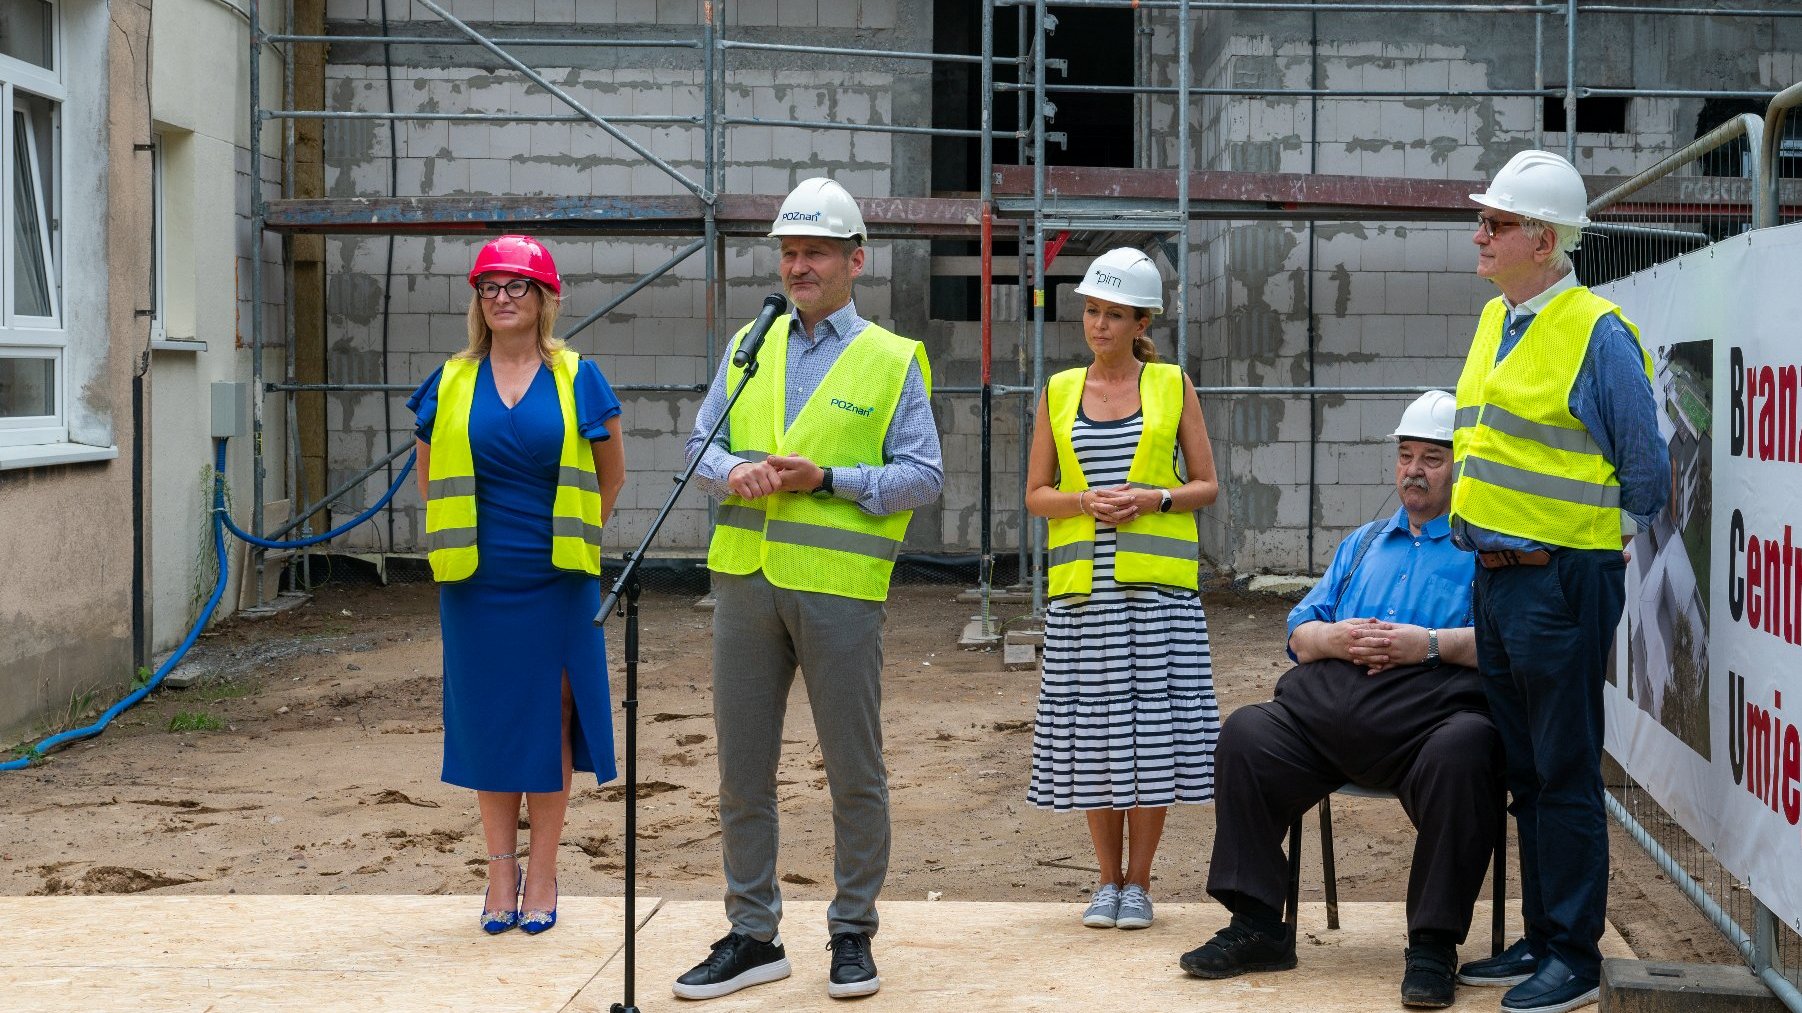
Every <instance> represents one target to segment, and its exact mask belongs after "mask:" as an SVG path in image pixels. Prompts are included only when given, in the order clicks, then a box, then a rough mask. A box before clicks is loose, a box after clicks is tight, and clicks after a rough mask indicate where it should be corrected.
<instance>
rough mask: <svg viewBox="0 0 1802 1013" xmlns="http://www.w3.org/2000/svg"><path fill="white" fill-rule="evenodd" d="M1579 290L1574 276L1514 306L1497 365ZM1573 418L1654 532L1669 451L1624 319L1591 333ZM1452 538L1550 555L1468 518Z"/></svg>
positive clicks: (1666, 491)
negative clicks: (1557, 301) (1555, 305)
mask: <svg viewBox="0 0 1802 1013" xmlns="http://www.w3.org/2000/svg"><path fill="white" fill-rule="evenodd" d="M1576 287H1578V286H1577V273H1576V272H1575V271H1571V272H1568V273H1566V274H1565V275H1564V277H1562V278H1560V279H1558V280H1557V281H1555V282H1553V283H1552V286H1551V287H1550V288H1548V289H1546V290H1545V291H1544V292H1541V293H1539V294H1538V295H1536V296H1534V297H1533V298H1531V299H1528V300H1527V301H1526V302H1523V303H1521V304H1520V305H1519V306H1514V305H1511V304H1510V305H1509V306H1508V319H1507V322H1506V323H1504V324H1503V325H1502V343H1501V345H1500V346H1499V347H1497V348H1496V351H1495V361H1496V362H1497V363H1500V362H1501V361H1502V360H1503V359H1505V358H1507V356H1508V353H1509V352H1511V351H1513V350H1514V348H1515V346H1516V345H1519V344H1520V339H1521V338H1522V337H1523V336H1525V335H1526V333H1527V327H1528V326H1529V325H1530V324H1532V322H1533V317H1534V316H1535V315H1537V314H1538V313H1539V311H1540V310H1543V309H1545V307H1546V305H1547V304H1548V303H1550V302H1551V301H1552V299H1553V298H1554V297H1556V296H1557V295H1559V294H1561V293H1563V292H1564V291H1566V290H1567V289H1573V288H1576ZM1570 413H1571V414H1572V415H1574V416H1576V419H1577V421H1578V422H1581V423H1583V428H1585V429H1587V430H1589V435H1590V438H1591V439H1593V440H1595V441H1596V445H1597V446H1599V447H1601V448H1602V456H1603V457H1605V458H1607V459H1608V463H1610V464H1612V465H1614V470H1615V472H1616V474H1617V475H1618V476H1619V478H1620V483H1621V512H1622V513H1624V514H1626V515H1627V516H1629V517H1631V518H1633V520H1634V522H1635V523H1637V524H1638V525H1639V526H1640V527H1641V528H1649V527H1651V526H1652V519H1653V518H1655V517H1656V516H1658V514H1659V513H1660V512H1661V511H1663V510H1664V506H1665V501H1666V500H1668V499H1669V498H1670V494H1671V452H1670V447H1669V446H1668V445H1667V444H1666V443H1665V440H1664V435H1663V434H1662V433H1660V432H1659V431H1658V403H1657V400H1656V399H1655V398H1654V397H1653V395H1652V384H1651V382H1650V381H1648V380H1647V379H1646V370H1645V360H1643V359H1642V358H1640V345H1639V341H1638V339H1636V338H1634V337H1633V332H1632V331H1630V330H1628V329H1627V325H1626V324H1625V323H1622V322H1621V318H1620V316H1619V314H1615V313H1610V314H1608V315H1607V316H1605V317H1603V318H1602V319H1600V320H1598V321H1596V326H1595V330H1594V331H1592V332H1590V336H1589V351H1588V352H1587V353H1586V354H1585V355H1584V356H1583V364H1582V366H1580V367H1578V369H1577V379H1576V382H1575V383H1573V384H1572V385H1571V391H1570ZM1453 537H1454V538H1455V539H1456V540H1457V543H1458V545H1459V546H1461V547H1463V548H1465V549H1470V550H1474V551H1479V552H1489V551H1493V550H1496V549H1514V550H1516V551H1525V550H1532V549H1542V548H1545V546H1544V545H1542V544H1540V543H1539V542H1536V541H1533V540H1532V539H1530V538H1521V537H1518V536H1516V535H1504V534H1502V533H1500V532H1496V531H1490V530H1488V529H1487V528H1481V527H1478V526H1477V525H1475V524H1470V523H1467V522H1466V521H1464V520H1462V519H1460V520H1459V521H1458V524H1457V526H1456V528H1455V529H1454V531H1453Z"/></svg>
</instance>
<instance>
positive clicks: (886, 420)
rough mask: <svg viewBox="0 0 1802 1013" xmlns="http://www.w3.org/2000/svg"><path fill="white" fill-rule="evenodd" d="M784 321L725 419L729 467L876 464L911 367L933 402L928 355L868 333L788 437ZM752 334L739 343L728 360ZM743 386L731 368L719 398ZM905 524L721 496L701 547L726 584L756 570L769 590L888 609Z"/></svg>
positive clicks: (842, 358)
mask: <svg viewBox="0 0 1802 1013" xmlns="http://www.w3.org/2000/svg"><path fill="white" fill-rule="evenodd" d="M789 320H790V318H789V317H780V318H778V319H777V320H776V321H775V323H774V324H772V325H771V327H770V331H769V337H768V338H767V342H768V344H767V346H766V347H768V348H769V349H771V351H770V352H768V353H766V354H765V355H764V356H763V358H762V359H761V360H760V363H759V365H760V367H761V368H760V369H759V370H758V376H757V377H754V378H753V379H752V380H751V382H750V383H749V384H748V385H746V387H745V392H744V395H743V396H742V397H740V398H739V399H738V403H737V404H735V405H733V407H732V412H731V414H730V415H729V416H728V418H727V426H728V427H729V428H730V432H729V434H728V441H729V442H728V448H729V449H730V450H731V452H732V454H733V456H735V457H741V458H743V459H745V460H747V461H761V460H763V459H764V458H765V457H768V456H770V455H771V454H778V455H786V454H800V455H801V456H803V457H805V458H807V459H808V460H810V461H812V462H814V463H815V464H817V465H819V466H820V467H822V468H844V467H849V466H852V465H857V464H870V465H879V464H882V463H883V456H882V445H883V441H884V439H885V438H886V437H887V435H888V429H889V424H890V422H891V421H892V420H893V419H894V417H895V408H896V406H897V405H898V404H900V401H901V388H902V386H903V385H905V384H906V382H907V372H908V364H909V363H912V362H918V363H919V364H920V379H921V380H922V381H924V383H925V385H926V392H927V393H928V394H931V393H932V367H931V365H930V364H928V363H927V361H926V348H925V346H924V345H921V344H920V343H919V342H918V341H913V340H910V339H908V338H903V337H901V336H899V335H897V334H895V333H893V332H891V331H888V330H885V329H883V328H881V327H878V326H876V325H875V324H869V325H867V326H866V327H865V328H864V330H863V332H862V333H861V334H859V335H858V336H857V339H856V340H855V341H852V342H851V344H850V345H848V346H847V347H846V348H845V350H844V351H843V352H842V353H840V354H839V357H838V361H836V362H834V363H833V364H832V368H831V369H828V370H827V371H826V376H825V378H824V379H822V380H821V381H820V386H819V388H818V389H816V390H815V391H814V392H813V394H812V396H810V397H809V398H808V399H807V403H806V404H805V405H803V406H802V407H801V411H800V413H799V414H797V415H796V416H795V423H794V425H792V426H787V427H786V428H785V427H784V424H783V423H784V419H786V418H787V412H786V402H787V397H786V392H787V385H788V377H787V373H788V329H789ZM749 330H750V327H749V326H747V327H745V328H744V329H742V330H740V331H739V332H738V336H737V337H736V338H735V339H733V345H732V347H733V348H737V347H738V343H739V342H741V341H743V340H744V338H745V334H746V332H747V331H749ZM743 375H744V369H743V368H742V367H739V366H733V367H731V368H730V369H729V371H728V375H727V383H728V386H727V388H726V389H727V390H728V391H733V390H737V389H738V382H739V379H740V378H741V377H742V376H743ZM912 516H913V511H912V510H902V511H899V512H897V513H892V514H884V515H881V516H877V515H874V514H870V513H868V512H866V511H864V510H863V509H862V508H861V507H859V506H858V505H857V504H855V503H853V502H851V501H850V500H848V499H841V498H839V497H837V496H810V495H807V494H805V493H800V494H797V493H783V492H778V493H773V494H771V495H768V496H764V497H762V498H760V499H755V500H747V499H741V498H739V497H737V496H728V497H726V501H725V503H723V504H721V506H720V508H719V513H718V518H717V522H716V523H715V525H714V528H713V540H712V542H711V543H710V544H709V545H708V547H707V567H708V569H711V570H714V571H716V572H719V573H731V574H747V573H755V572H757V571H758V570H762V571H763V576H764V578H765V579H766V580H768V581H769V582H770V583H771V584H774V585H776V586H777V587H782V588H788V589H789V590H793V591H817V592H820V593H822V594H836V595H841V596H843V597H846V598H862V599H865V600H867V601H885V600H887V598H888V584H889V576H890V574H892V573H893V572H894V569H895V557H896V556H897V555H898V554H899V553H900V551H901V540H902V539H903V538H905V537H906V535H907V521H908V518H910V517H912Z"/></svg>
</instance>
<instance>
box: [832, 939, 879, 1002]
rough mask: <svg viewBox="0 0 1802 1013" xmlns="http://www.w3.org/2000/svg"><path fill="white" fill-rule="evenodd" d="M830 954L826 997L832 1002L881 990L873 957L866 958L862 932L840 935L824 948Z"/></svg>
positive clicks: (867, 948) (866, 944)
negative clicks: (830, 961)
mask: <svg viewBox="0 0 1802 1013" xmlns="http://www.w3.org/2000/svg"><path fill="white" fill-rule="evenodd" d="M826 948H827V949H829V950H831V951H832V974H831V976H830V977H829V978H828V979H827V981H826V994H827V995H829V996H831V997H832V998H834V999H853V998H856V997H857V996H860V995H872V994H874V993H875V991H876V990H877V989H879V988H881V987H882V979H881V978H878V977H877V976H876V958H874V957H872V956H870V937H869V936H866V935H864V934H863V933H862V932H840V933H839V934H837V935H835V936H833V937H832V942H830V943H828V944H827V945H826Z"/></svg>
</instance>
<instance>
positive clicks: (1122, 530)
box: [1026, 248, 1220, 929]
mask: <svg viewBox="0 0 1802 1013" xmlns="http://www.w3.org/2000/svg"><path fill="white" fill-rule="evenodd" d="M1076 292H1077V294H1078V295H1081V296H1083V297H1084V300H1083V335H1084V337H1085V338H1086V339H1087V341H1088V345H1089V349H1090V351H1092V352H1093V353H1094V356H1095V358H1094V361H1093V362H1092V363H1090V364H1089V365H1088V366H1086V367H1081V366H1079V367H1077V368H1075V369H1070V370H1065V371H1064V372H1062V373H1059V374H1057V375H1056V376H1054V377H1052V378H1051V382H1050V384H1048V385H1047V387H1046V390H1045V396H1044V397H1043V398H1041V399H1040V401H1039V408H1038V421H1037V423H1036V424H1035V425H1034V427H1033V442H1032V459H1031V464H1030V467H1029V468H1028V471H1027V480H1026V481H1027V494H1026V506H1027V509H1028V510H1030V511H1031V512H1032V513H1033V514H1035V515H1037V516H1039V517H1045V518H1048V519H1049V521H1050V525H1049V529H1050V542H1049V548H1050V570H1049V592H1050V597H1051V599H1052V601H1051V604H1050V607H1049V609H1048V610H1047V613H1046V616H1045V664H1044V675H1043V679H1042V682H1041V684H1040V689H1039V703H1038V713H1037V719H1036V721H1035V722H1034V727H1033V743H1032V782H1031V786H1030V788H1029V789H1028V791H1027V801H1029V802H1031V803H1032V804H1034V805H1036V806H1039V807H1041V808H1047V809H1054V810H1058V811H1060V812H1061V811H1067V810H1071V809H1079V810H1083V811H1084V812H1085V813H1086V815H1087V817H1088V825H1089V837H1090V838H1091V840H1092V841H1093V843H1094V846H1095V857H1096V859H1097V861H1098V863H1099V864H1100V868H1101V878H1100V882H1099V883H1098V884H1097V886H1096V888H1095V891H1094V894H1093V896H1092V898H1091V901H1090V903H1089V905H1088V907H1087V909H1086V910H1084V912H1083V916H1082V922H1083V924H1084V925H1087V926H1090V927H1093V928H1114V927H1117V928H1123V929H1140V928H1146V927H1148V926H1150V925H1151V921H1152V910H1151V897H1150V886H1151V863H1152V858H1153V857H1154V855H1155V854H1156V852H1157V845H1158V839H1159V837H1160V836H1161V835H1162V833H1163V828H1164V814H1165V812H1166V810H1167V809H1168V807H1169V806H1170V805H1171V804H1173V803H1176V802H1191V803H1200V802H1207V801H1210V800H1211V799H1212V798H1213V797H1214V739H1215V737H1216V736H1217V735H1218V733H1219V727H1220V712H1219V708H1218V706H1217V705H1216V704H1215V702H1214V682H1213V669H1212V665H1211V662H1210V658H1209V653H1208V627H1207V617H1206V616H1205V615H1203V613H1202V609H1201V598H1200V596H1199V594H1198V593H1197V591H1198V587H1197V585H1198V580H1197V577H1198V569H1199V555H1198V552H1197V544H1198V539H1197V535H1196V521H1195V511H1196V510H1199V509H1201V508H1202V507H1205V506H1207V505H1208V504H1210V503H1212V502H1214V497H1215V495H1216V494H1217V493H1218V492H1219V483H1218V482H1217V481H1216V479H1215V475H1214V458H1213V452H1212V450H1211V448H1210V446H1209V444H1208V433H1207V425H1206V423H1205V422H1204V421H1203V419H1202V417H1201V403H1200V401H1199V400H1197V398H1196V396H1195V388H1194V386H1193V385H1192V384H1191V383H1190V382H1189V378H1188V377H1187V376H1185V375H1184V374H1183V371H1182V368H1181V367H1180V366H1178V365H1175V364H1167V363H1161V362H1159V361H1158V356H1157V347H1156V345H1154V344H1153V343H1152V340H1151V338H1150V337H1149V336H1148V335H1146V333H1145V330H1146V327H1147V326H1148V325H1149V324H1150V323H1151V316H1152V314H1153V313H1157V312H1160V311H1162V309H1163V279H1162V278H1161V277H1160V276H1159V274H1158V270H1157V267H1156V266H1154V265H1153V264H1152V262H1151V260H1150V258H1148V257H1146V256H1145V255H1144V254H1143V253H1140V252H1139V251H1138V250H1134V249H1130V248H1123V249H1118V250H1110V251H1109V252H1107V253H1105V254H1103V255H1102V256H1100V257H1097V258H1096V259H1095V262H1094V264H1093V265H1092V266H1091V267H1090V268H1089V271H1088V273H1087V274H1086V275H1085V276H1084V278H1083V281H1082V284H1081V285H1079V286H1077V288H1076ZM1123 839H1124V840H1123Z"/></svg>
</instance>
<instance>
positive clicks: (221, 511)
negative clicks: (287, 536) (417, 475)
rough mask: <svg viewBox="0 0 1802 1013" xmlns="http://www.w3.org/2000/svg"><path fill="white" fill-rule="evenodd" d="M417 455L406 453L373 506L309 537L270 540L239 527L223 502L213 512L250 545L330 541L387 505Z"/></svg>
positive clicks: (290, 546)
mask: <svg viewBox="0 0 1802 1013" xmlns="http://www.w3.org/2000/svg"><path fill="white" fill-rule="evenodd" d="M418 456H419V455H418V453H417V452H414V453H412V454H408V455H407V463H406V464H404V465H402V466H401V469H400V474H398V475H396V476H394V484H393V485H391V486H389V487H388V491H387V492H385V493H382V498H381V499H378V500H376V501H375V505H374V506H372V507H370V508H369V509H367V510H365V511H363V512H362V513H360V514H358V515H356V516H355V517H353V518H351V519H350V520H348V521H345V522H344V523H343V524H340V525H338V526H337V527H335V528H333V529H332V530H330V531H327V532H326V533H325V534H323V535H313V536H311V537H309V538H297V539H295V540H294V541H291V542H272V541H270V540H269V539H267V538H258V537H257V536H255V535H253V534H251V533H249V532H248V531H244V530H243V529H241V528H239V527H238V526H237V525H236V524H234V523H232V519H231V515H230V514H228V513H226V512H225V506H224V504H219V505H216V506H214V507H213V511H214V512H215V513H217V514H218V515H219V516H220V518H222V519H223V520H224V521H225V527H226V530H228V531H230V532H231V533H232V534H234V535H237V536H238V537H239V538H242V539H243V540H245V541H247V542H249V543H250V544H252V545H260V546H262V547H263V548H265V549H304V548H306V547H307V546H309V545H318V544H319V543H320V542H327V541H331V540H332V539H334V538H336V537H338V536H339V535H341V534H343V533H345V532H346V531H349V530H350V529H351V528H354V527H356V526H357V525H359V524H361V523H363V522H364V521H366V520H368V519H369V518H371V517H374V516H375V512H376V511H377V510H380V509H381V508H383V507H385V506H387V505H388V501H389V500H391V499H393V498H394V494H395V493H397V492H399V491H400V487H401V484H402V483H404V482H406V480H407V475H408V474H409V473H410V472H412V470H413V459H414V458H416V457H418ZM220 467H221V468H223V467H225V466H224V465H223V464H221V465H220Z"/></svg>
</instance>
